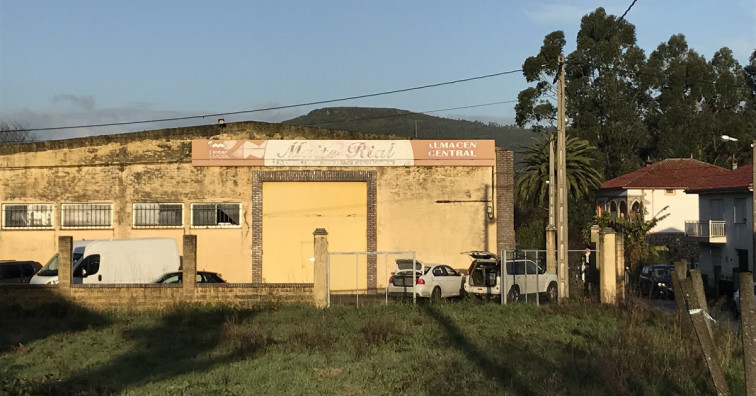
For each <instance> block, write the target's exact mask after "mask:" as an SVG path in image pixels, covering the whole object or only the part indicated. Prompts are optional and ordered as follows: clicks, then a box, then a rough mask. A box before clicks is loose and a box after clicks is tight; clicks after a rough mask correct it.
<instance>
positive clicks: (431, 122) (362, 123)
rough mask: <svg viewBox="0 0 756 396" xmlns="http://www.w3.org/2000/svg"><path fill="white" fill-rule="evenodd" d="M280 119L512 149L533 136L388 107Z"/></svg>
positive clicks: (334, 110)
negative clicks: (490, 141)
mask: <svg viewBox="0 0 756 396" xmlns="http://www.w3.org/2000/svg"><path fill="white" fill-rule="evenodd" d="M283 123H284V124H291V125H304V126H312V127H320V128H328V129H341V130H346V131H356V132H370V133H377V134H385V135H397V136H406V137H410V138H417V139H494V140H496V145H497V146H500V147H505V148H507V149H509V150H513V151H517V150H519V149H520V148H521V147H524V146H526V145H528V144H530V138H531V137H533V132H532V131H529V130H526V129H522V128H519V127H517V126H514V125H508V126H505V125H499V124H495V123H488V124H485V123H483V122H480V121H465V120H453V119H450V118H442V117H435V116H430V115H427V114H422V113H413V112H411V111H406V110H399V109H389V108H369V107H329V108H323V109H318V110H313V111H311V112H309V113H308V114H307V115H304V116H301V117H297V118H293V119H291V120H288V121H284V122H283Z"/></svg>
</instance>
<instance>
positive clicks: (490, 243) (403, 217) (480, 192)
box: [378, 167, 496, 279]
mask: <svg viewBox="0 0 756 396" xmlns="http://www.w3.org/2000/svg"><path fill="white" fill-rule="evenodd" d="M491 179H492V177H491V168H486V167H479V168H476V167H435V168H430V167H406V168H396V169H390V170H388V169H387V170H385V171H382V175H381V177H379V178H378V207H379V208H380V210H378V250H379V251H397V250H414V251H415V252H416V255H417V259H418V260H420V261H423V262H428V263H444V264H449V265H450V266H452V267H453V268H457V269H465V270H466V269H467V267H468V266H469V265H470V258H469V257H468V256H467V255H463V254H460V253H461V252H465V251H470V250H488V251H492V252H493V251H495V250H496V224H495V223H494V221H493V220H489V219H488V217H487V216H486V206H488V205H493V203H492V202H491V201H492V193H491V184H492V182H491ZM486 200H488V201H489V202H485V201H486ZM379 279H380V278H379Z"/></svg>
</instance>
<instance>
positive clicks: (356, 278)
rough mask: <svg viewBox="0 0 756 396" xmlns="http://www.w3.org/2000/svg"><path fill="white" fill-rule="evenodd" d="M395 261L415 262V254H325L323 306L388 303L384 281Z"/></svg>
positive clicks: (387, 278)
mask: <svg viewBox="0 0 756 396" xmlns="http://www.w3.org/2000/svg"><path fill="white" fill-rule="evenodd" d="M397 259H407V260H415V252H414V251H386V252H331V253H329V254H328V266H327V273H328V290H327V294H328V297H327V306H329V307H330V306H331V304H354V305H357V306H359V305H366V304H388V302H389V299H388V294H387V286H388V280H389V277H390V276H391V274H392V273H393V272H394V271H396V260H397ZM413 294H414V293H413Z"/></svg>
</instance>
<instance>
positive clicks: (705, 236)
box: [685, 220, 727, 244]
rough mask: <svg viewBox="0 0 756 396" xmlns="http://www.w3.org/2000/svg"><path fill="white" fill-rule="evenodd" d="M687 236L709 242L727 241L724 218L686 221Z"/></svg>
mask: <svg viewBox="0 0 756 396" xmlns="http://www.w3.org/2000/svg"><path fill="white" fill-rule="evenodd" d="M685 236H686V237H688V238H693V239H696V240H698V241H702V242H708V243H717V244H719V243H727V233H726V232H725V222H724V220H709V221H695V220H694V221H686V222H685Z"/></svg>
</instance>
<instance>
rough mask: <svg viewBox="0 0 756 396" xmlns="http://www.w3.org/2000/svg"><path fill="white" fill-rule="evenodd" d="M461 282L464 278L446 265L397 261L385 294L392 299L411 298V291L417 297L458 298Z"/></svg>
mask: <svg viewBox="0 0 756 396" xmlns="http://www.w3.org/2000/svg"><path fill="white" fill-rule="evenodd" d="M413 265H414V267H415V268H414V270H413ZM463 282H464V276H463V275H462V274H461V273H460V272H459V271H457V270H455V269H454V268H452V267H450V266H448V265H446V264H423V263H421V262H420V261H417V260H412V259H397V260H396V272H395V273H394V274H392V275H391V277H390V278H389V284H388V286H387V292H388V294H389V296H392V297H412V291H413V290H414V291H415V295H416V296H417V297H425V298H433V299H438V298H441V297H459V296H460V295H462V284H463Z"/></svg>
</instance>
